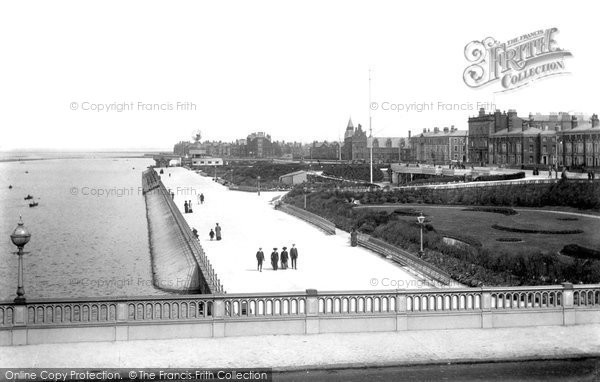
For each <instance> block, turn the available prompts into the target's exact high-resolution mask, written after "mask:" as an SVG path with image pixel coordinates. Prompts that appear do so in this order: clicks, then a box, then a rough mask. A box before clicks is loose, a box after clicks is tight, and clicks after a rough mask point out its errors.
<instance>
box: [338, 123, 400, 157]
mask: <svg viewBox="0 0 600 382" xmlns="http://www.w3.org/2000/svg"><path fill="white" fill-rule="evenodd" d="M371 144H372V145H373V162H377V163H381V162H383V163H391V162H398V161H400V158H401V157H402V150H403V149H404V148H406V147H407V146H408V145H407V141H406V139H405V138H399V137H372V138H367V133H366V132H365V131H363V129H362V126H361V125H360V124H359V125H358V127H356V128H355V127H354V124H353V123H352V119H350V120H349V121H348V125H347V126H346V132H345V133H344V146H343V147H342V159H344V160H348V161H355V162H369V161H370V160H371ZM404 155H405V156H406V152H405V153H404Z"/></svg>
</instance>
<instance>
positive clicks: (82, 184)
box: [0, 154, 163, 300]
mask: <svg viewBox="0 0 600 382" xmlns="http://www.w3.org/2000/svg"><path fill="white" fill-rule="evenodd" d="M40 156H42V157H44V155H43V154H42V155H38V157H40ZM57 156H58V155H57ZM77 156H79V157H80V158H73V159H48V160H35V161H23V162H18V161H17V162H0V256H2V261H0V300H7V299H12V298H13V297H14V296H15V291H16V286H17V256H15V255H14V254H13V253H12V252H14V251H15V250H16V248H15V247H14V246H13V245H12V243H11V241H10V237H9V235H10V234H11V233H12V231H13V230H14V228H15V227H16V225H17V222H18V220H19V215H22V216H23V222H24V223H25V226H26V227H27V228H28V229H29V230H30V231H31V234H32V238H31V241H30V242H29V244H27V246H26V247H25V250H26V251H29V252H30V254H28V255H25V256H24V269H25V292H26V297H28V298H30V299H31V298H42V297H43V298H47V297H94V296H134V295H153V294H163V292H160V291H158V290H156V289H155V288H154V287H153V286H152V271H151V264H150V255H149V248H148V231H147V223H146V210H145V202H144V197H143V195H142V193H141V190H140V189H139V187H140V185H141V172H142V171H143V170H145V169H146V167H147V166H148V165H150V164H152V163H153V161H152V159H141V158H113V157H114V154H94V155H87V156H85V155H83V156H85V157H83V158H81V156H82V155H77ZM28 157H35V155H29V156H28ZM46 157H48V156H46ZM51 157H52V158H55V156H51ZM67 157H69V156H68V155H67ZM26 171H27V172H28V173H26ZM9 185H12V186H13V188H12V189H9V188H8V186H9ZM100 190H102V191H100ZM101 192H103V193H104V195H98V194H99V193H101ZM27 194H31V195H33V196H34V197H35V201H37V202H38V203H39V205H38V206H37V207H34V208H30V207H29V205H28V203H29V201H26V200H24V199H23V198H24V197H25V196H26V195H27Z"/></svg>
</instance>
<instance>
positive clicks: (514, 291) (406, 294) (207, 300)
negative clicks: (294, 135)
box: [0, 284, 600, 330]
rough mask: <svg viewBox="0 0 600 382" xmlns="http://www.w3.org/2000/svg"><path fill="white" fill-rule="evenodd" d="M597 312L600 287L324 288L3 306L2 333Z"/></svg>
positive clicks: (0, 325) (62, 300) (60, 301)
mask: <svg viewBox="0 0 600 382" xmlns="http://www.w3.org/2000/svg"><path fill="white" fill-rule="evenodd" d="M591 308H594V309H597V310H600V285H598V284H595V285H576V286H573V285H571V284H564V285H551V286H529V287H484V288H453V289H423V290H398V289H396V290H378V291H329V292H328V291H325V292H317V291H316V290H307V291H306V292H285V293H255V294H212V295H182V296H176V297H174V296H149V297H135V298H125V297H123V298H96V299H81V298H79V299H78V298H73V299H61V300H57V301H52V300H49V299H46V300H39V301H31V302H28V303H26V304H24V305H17V304H14V303H12V302H2V303H0V330H6V329H9V328H11V327H13V326H15V324H16V321H17V319H16V318H15V317H16V316H17V315H16V311H17V310H18V309H22V310H23V312H24V313H25V314H24V315H23V317H21V320H22V321H21V322H20V323H21V326H31V327H44V326H68V327H77V326H89V325H92V326H98V325H100V326H102V325H114V324H120V323H129V324H136V323H144V324H145V323H161V322H196V321H212V320H215V319H220V320H239V319H253V320H259V321H260V320H268V319H272V318H279V319H286V318H289V319H293V318H306V317H309V316H316V317H330V316H345V317H352V316H354V317H361V316H365V315H366V316H373V315H376V316H377V315H398V314H413V313H414V314H419V315H422V314H429V313H431V314H436V313H440V312H452V313H473V312H484V311H487V312H492V313H493V312H517V311H546V310H548V311H550V310H552V311H556V310H561V311H562V310H564V309H574V310H588V309H591Z"/></svg>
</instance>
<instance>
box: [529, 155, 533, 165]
mask: <svg viewBox="0 0 600 382" xmlns="http://www.w3.org/2000/svg"><path fill="white" fill-rule="evenodd" d="M529 164H533V156H531V155H530V156H529Z"/></svg>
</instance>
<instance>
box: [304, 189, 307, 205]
mask: <svg viewBox="0 0 600 382" xmlns="http://www.w3.org/2000/svg"><path fill="white" fill-rule="evenodd" d="M306 191H307V189H306V187H304V209H306Z"/></svg>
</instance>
